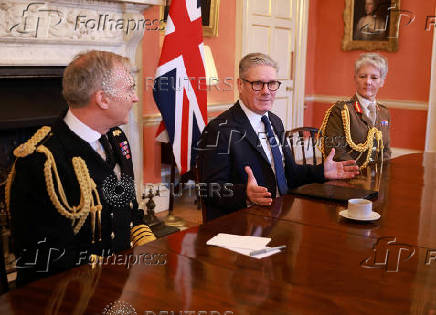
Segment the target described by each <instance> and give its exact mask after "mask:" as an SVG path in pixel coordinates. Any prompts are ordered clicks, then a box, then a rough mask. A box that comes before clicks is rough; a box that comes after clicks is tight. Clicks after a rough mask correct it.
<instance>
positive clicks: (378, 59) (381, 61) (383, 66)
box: [354, 53, 388, 80]
mask: <svg viewBox="0 0 436 315" xmlns="http://www.w3.org/2000/svg"><path fill="white" fill-rule="evenodd" d="M366 64H370V65H372V66H374V67H375V68H377V69H378V71H379V72H380V77H381V78H382V80H384V79H385V78H386V75H387V74H388V60H387V58H386V57H383V56H382V55H379V54H376V53H365V54H361V55H360V56H359V58H358V59H357V60H356V63H355V67H354V73H355V74H357V73H358V72H359V69H360V68H361V67H362V66H363V65H366Z"/></svg>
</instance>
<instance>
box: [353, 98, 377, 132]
mask: <svg viewBox="0 0 436 315" xmlns="http://www.w3.org/2000/svg"><path fill="white" fill-rule="evenodd" d="M351 100H352V102H353V108H354V110H355V111H356V114H357V116H358V117H360V119H362V120H363V121H364V122H366V124H367V125H368V126H369V127H372V126H373V124H372V122H371V120H370V119H369V117H368V116H366V115H365V114H364V113H363V110H362V109H361V110H360V111H358V110H356V108H355V106H356V105H355V104H356V102H357V104H358V106H359V108H362V105H361V104H360V102H359V100H358V99H357V97H356V95H354V96H353V98H352V99H351Z"/></svg>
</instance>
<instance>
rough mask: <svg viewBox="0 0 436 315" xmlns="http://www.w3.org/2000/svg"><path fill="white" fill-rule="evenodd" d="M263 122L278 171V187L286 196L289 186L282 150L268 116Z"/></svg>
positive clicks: (263, 118)
mask: <svg viewBox="0 0 436 315" xmlns="http://www.w3.org/2000/svg"><path fill="white" fill-rule="evenodd" d="M262 122H263V123H264V125H265V130H266V135H267V137H268V142H269V144H270V147H271V153H272V156H273V159H274V168H275V170H276V180H277V186H278V187H279V192H280V195H285V194H287V193H288V184H287V182H286V177H285V170H284V169H283V159H282V153H281V152H280V148H279V146H278V145H277V141H276V138H275V137H274V133H273V131H272V129H271V123H270V122H269V119H268V117H267V116H265V115H264V116H262Z"/></svg>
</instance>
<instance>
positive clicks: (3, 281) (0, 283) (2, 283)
mask: <svg viewBox="0 0 436 315" xmlns="http://www.w3.org/2000/svg"><path fill="white" fill-rule="evenodd" d="M1 235H2V227H1V225H0V236H1ZM0 255H1V257H0V294H3V293H6V292H7V291H9V284H8V277H7V272H6V261H5V255H4V250H3V239H2V238H0Z"/></svg>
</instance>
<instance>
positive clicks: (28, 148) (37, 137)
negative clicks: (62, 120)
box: [5, 126, 51, 217]
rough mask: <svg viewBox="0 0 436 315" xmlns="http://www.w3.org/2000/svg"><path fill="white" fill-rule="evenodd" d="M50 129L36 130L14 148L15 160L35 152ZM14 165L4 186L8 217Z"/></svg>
mask: <svg viewBox="0 0 436 315" xmlns="http://www.w3.org/2000/svg"><path fill="white" fill-rule="evenodd" d="M50 131H51V128H50V127H47V126H44V127H41V128H40V129H38V131H37V132H35V134H34V135H33V136H32V137H31V138H30V139H29V140H27V142H25V143H22V144H20V145H19V146H18V147H16V148H15V150H14V155H15V157H16V158H19V157H26V156H28V155H29V154H32V153H33V152H35V150H36V146H37V144H38V143H40V142H41V141H42V140H44V139H45V138H46V137H47V135H48V134H49V133H50ZM15 163H16V159H15V162H14V163H13V164H12V168H11V171H10V172H9V175H8V178H7V180H6V186H5V201H6V213H7V215H8V217H9V215H10V212H9V211H10V209H9V207H10V201H11V199H10V197H11V186H12V182H13V181H14V178H15Z"/></svg>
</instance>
